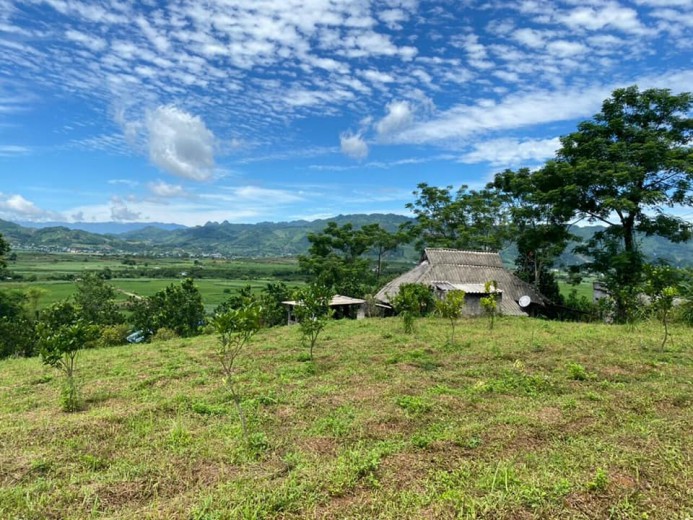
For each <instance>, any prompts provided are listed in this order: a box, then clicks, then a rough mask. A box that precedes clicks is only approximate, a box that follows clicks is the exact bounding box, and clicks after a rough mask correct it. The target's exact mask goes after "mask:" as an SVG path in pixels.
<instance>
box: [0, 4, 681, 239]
mask: <svg viewBox="0 0 693 520" xmlns="http://www.w3.org/2000/svg"><path fill="white" fill-rule="evenodd" d="M692 29H693V2H691V1H690V0H635V1H631V2H626V1H623V0H622V1H599V2H590V1H567V2H544V1H538V0H537V1H518V2H494V1H483V2H474V1H452V0H451V1H445V0H440V1H431V2H426V1H417V0H382V1H370V0H252V1H251V0H208V1H206V2H199V1H196V0H181V1H176V2H170V3H166V2H159V1H156V0H147V1H144V0H140V1H128V0H43V1H40V0H23V1H14V0H0V218H2V219H9V220H33V221H45V220H62V221H87V222H92V221H123V222H129V221H152V222H153V221H159V222H162V221H163V222H176V223H182V224H186V225H196V224H204V223H205V222H207V221H223V220H228V221H229V222H259V221H278V220H293V219H299V218H308V219H312V218H319V217H326V216H331V215H337V214H340V213H361V212H397V213H405V212H406V210H405V208H404V205H405V203H407V202H410V201H411V200H412V199H413V197H412V195H411V192H412V190H414V189H415V187H416V184H417V183H419V182H428V183H429V184H434V185H440V186H443V185H448V184H451V185H454V186H458V185H460V184H468V185H470V186H471V187H480V186H482V185H483V184H485V183H486V182H487V181H488V180H490V178H491V177H492V176H493V174H494V173H495V172H498V171H501V170H503V169H505V168H517V167H520V166H530V167H534V166H537V165H539V164H541V162H542V161H544V160H546V159H547V158H550V157H552V156H553V154H554V151H555V150H556V148H557V146H558V137H559V136H561V135H564V134H566V133H568V132H570V131H572V130H574V129H575V127H576V124H577V122H579V121H580V120H583V119H586V118H589V117H590V116H591V115H593V114H594V113H595V112H597V111H598V110H599V108H600V104H601V101H602V100H603V99H605V98H606V97H608V96H609V94H610V93H611V91H612V90H613V89H615V88H618V87H623V86H628V85H631V84H634V83H637V84H638V85H639V86H640V87H641V88H648V87H665V88H670V89H671V90H673V91H674V92H682V91H690V90H691V89H693V67H692V59H691V58H692V57H693V38H691V33H692V32H693V31H692Z"/></svg>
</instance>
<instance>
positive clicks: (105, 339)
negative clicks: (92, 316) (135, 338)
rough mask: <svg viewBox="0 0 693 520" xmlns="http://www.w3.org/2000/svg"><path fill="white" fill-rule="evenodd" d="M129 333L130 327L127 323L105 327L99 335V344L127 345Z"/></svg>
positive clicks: (103, 345) (108, 345) (110, 345)
mask: <svg viewBox="0 0 693 520" xmlns="http://www.w3.org/2000/svg"><path fill="white" fill-rule="evenodd" d="M129 333H130V329H129V327H128V326H127V325H125V324H120V325H109V326H107V327H103V328H102V329H101V333H100V335H99V340H98V345H99V346H100V347H117V346H119V345H125V344H126V343H127V342H128V340H127V337H128V334H129Z"/></svg>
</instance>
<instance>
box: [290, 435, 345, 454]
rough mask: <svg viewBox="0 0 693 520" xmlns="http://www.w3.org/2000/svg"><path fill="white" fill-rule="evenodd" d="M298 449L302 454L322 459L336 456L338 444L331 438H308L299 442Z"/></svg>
mask: <svg viewBox="0 0 693 520" xmlns="http://www.w3.org/2000/svg"><path fill="white" fill-rule="evenodd" d="M298 447H299V448H300V450H301V451H302V452H304V453H308V454H311V455H314V456H316V457H320V458H322V457H334V456H336V454H337V450H338V449H339V444H338V443H337V441H336V440H335V439H334V438H333V437H309V438H307V439H302V440H300V441H299V442H298Z"/></svg>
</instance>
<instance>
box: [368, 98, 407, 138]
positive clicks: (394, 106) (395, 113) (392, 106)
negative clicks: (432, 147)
mask: <svg viewBox="0 0 693 520" xmlns="http://www.w3.org/2000/svg"><path fill="white" fill-rule="evenodd" d="M386 111H387V113H386V114H385V117H383V118H382V119H381V120H380V121H378V123H377V124H376V125H375V129H376V131H377V132H378V134H379V135H380V136H383V137H387V136H390V135H392V134H395V133H397V132H400V131H402V130H403V129H405V128H406V127H408V126H409V125H410V124H411V122H412V120H413V111H412V107H411V105H410V104H409V102H408V101H393V102H391V103H389V104H388V105H387V107H386Z"/></svg>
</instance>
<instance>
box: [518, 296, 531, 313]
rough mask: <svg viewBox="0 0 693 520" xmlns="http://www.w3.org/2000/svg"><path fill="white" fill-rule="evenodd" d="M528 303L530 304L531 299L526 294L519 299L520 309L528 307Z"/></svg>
mask: <svg viewBox="0 0 693 520" xmlns="http://www.w3.org/2000/svg"><path fill="white" fill-rule="evenodd" d="M530 303H532V298H530V297H529V296H527V295H526V294H525V295H524V296H522V297H520V301H519V304H520V307H522V308H523V309H524V308H525V307H529V304H530Z"/></svg>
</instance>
